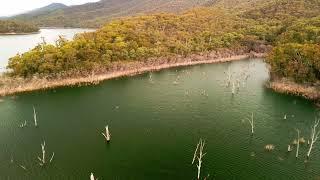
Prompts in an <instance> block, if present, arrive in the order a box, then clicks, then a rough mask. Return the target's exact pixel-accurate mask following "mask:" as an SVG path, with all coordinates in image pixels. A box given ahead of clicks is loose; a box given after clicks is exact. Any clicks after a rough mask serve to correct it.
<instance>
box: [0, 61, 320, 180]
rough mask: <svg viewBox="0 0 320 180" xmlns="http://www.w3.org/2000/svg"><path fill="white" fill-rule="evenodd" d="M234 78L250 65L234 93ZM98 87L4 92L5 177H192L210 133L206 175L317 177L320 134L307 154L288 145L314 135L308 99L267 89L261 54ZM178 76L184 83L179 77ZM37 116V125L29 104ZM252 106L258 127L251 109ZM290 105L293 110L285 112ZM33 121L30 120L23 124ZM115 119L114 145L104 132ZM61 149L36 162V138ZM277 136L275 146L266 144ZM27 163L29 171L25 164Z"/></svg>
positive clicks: (0, 107)
mask: <svg viewBox="0 0 320 180" xmlns="http://www.w3.org/2000/svg"><path fill="white" fill-rule="evenodd" d="M229 68H230V72H232V73H233V78H232V79H237V78H238V77H240V75H241V73H243V72H244V71H245V70H246V71H247V72H248V73H249V75H250V76H249V77H248V80H247V81H246V83H244V84H241V87H240V89H239V92H238V93H237V94H235V95H234V96H232V94H231V88H230V87H226V82H225V80H226V79H227V78H226V72H228V69H229ZM149 77H150V75H149V74H148V73H147V74H143V75H138V76H134V77H127V78H118V79H114V80H109V81H106V82H104V83H102V84H100V85H97V86H88V87H80V88H60V89H56V90H51V91H43V92H33V93H28V94H23V95H19V96H15V97H6V98H4V99H3V102H1V103H0V142H1V143H0V162H1V164H0V179H32V180H35V179H39V180H44V179H89V175H90V173H91V172H93V173H94V174H95V176H96V177H98V178H99V179H100V180H101V179H159V180H160V179H161V180H163V179H196V178H195V177H196V174H197V170H196V167H195V165H191V161H192V158H193V153H194V150H195V147H196V144H197V142H198V140H199V139H200V138H203V139H205V140H206V146H205V152H206V153H207V154H206V156H205V157H204V161H203V168H202V176H203V177H205V176H207V175H208V174H210V176H209V179H221V180H225V179H245V180H248V179H252V180H256V179H277V180H279V179H292V180H293V179H301V180H306V179H319V177H320V171H319V168H320V151H319V147H320V142H319V143H318V144H316V146H315V148H314V150H313V152H312V156H311V160H310V161H309V162H308V163H306V162H305V156H306V153H307V145H302V147H301V149H300V157H299V158H298V159H296V158H295V156H294V154H295V153H294V152H291V153H287V152H286V151H287V145H288V144H289V143H290V142H292V141H293V139H294V138H295V137H296V132H295V128H299V129H300V130H301V134H302V136H304V137H305V138H306V139H307V137H309V127H310V125H311V124H312V122H313V120H314V116H315V113H317V110H316V109H315V107H314V106H313V104H312V103H311V102H308V101H306V100H303V99H301V98H296V97H292V96H285V95H281V94H277V93H274V92H272V91H269V90H267V89H265V88H264V83H265V82H266V81H267V80H268V71H267V68H266V65H265V63H264V62H263V61H262V60H243V61H236V62H230V63H222V64H210V65H197V66H192V67H184V68H175V69H167V70H162V71H160V72H155V73H152V75H151V77H152V78H151V80H150V78H149ZM174 81H177V82H178V84H174V83H173V82H174ZM32 106H35V108H36V110H37V112H38V124H39V126H38V127H37V128H36V127H34V125H33V110H32ZM252 112H253V113H254V119H255V134H254V136H251V133H250V125H249V123H248V121H247V118H249V117H250V116H251V113H252ZM285 114H287V119H284V118H283V117H284V115H285ZM25 120H26V121H27V123H28V124H27V127H25V128H19V127H18V126H19V124H21V123H22V122H23V121H25ZM105 125H109V127H110V130H111V133H112V141H111V143H110V144H106V143H105V142H104V139H103V136H102V135H101V132H103V130H104V126H105ZM43 141H45V142H46V147H47V154H51V153H52V152H53V151H54V152H55V158H54V160H53V162H52V163H51V164H48V165H47V166H46V167H40V166H39V164H38V162H37V156H39V155H40V152H41V147H40V143H41V142H43ZM266 144H274V145H275V150H274V151H273V152H266V151H265V150H264V146H265V145H266ZM20 165H23V166H25V167H26V168H27V170H24V169H22V168H21V167H20Z"/></svg>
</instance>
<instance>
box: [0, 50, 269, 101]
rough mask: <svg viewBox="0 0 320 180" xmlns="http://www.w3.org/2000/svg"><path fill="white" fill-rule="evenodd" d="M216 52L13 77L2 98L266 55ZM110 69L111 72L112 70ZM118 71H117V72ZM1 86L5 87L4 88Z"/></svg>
mask: <svg viewBox="0 0 320 180" xmlns="http://www.w3.org/2000/svg"><path fill="white" fill-rule="evenodd" d="M238 51H239V52H235V51H232V50H227V52H225V51H222V52H220V51H214V52H209V53H207V54H202V55H196V54H193V55H190V56H188V57H180V56H179V57H174V58H173V59H172V58H167V59H166V60H163V59H161V58H157V59H151V60H148V61H145V62H140V61H137V62H131V63H126V64H117V63H115V64H114V67H113V70H112V68H109V69H108V70H102V71H100V72H98V73H95V72H94V73H92V74H91V75H89V76H83V75H82V76H74V77H65V78H57V79H53V80H48V79H45V78H41V79H40V78H33V79H28V80H27V79H22V78H10V77H0V97H1V96H8V95H14V94H18V93H26V92H32V91H37V90H48V89H54V88H59V87H72V86H86V85H96V84H99V83H100V82H103V81H106V80H109V79H114V78H118V77H124V76H134V75H137V74H143V73H145V72H152V71H160V70H162V69H168V68H174V67H185V66H192V65H199V64H213V63H223V62H230V61H237V60H243V59H248V58H263V57H265V53H254V52H245V50H243V49H241V50H238ZM110 69H111V70H110ZM114 69H115V70H114ZM1 84H2V85H1Z"/></svg>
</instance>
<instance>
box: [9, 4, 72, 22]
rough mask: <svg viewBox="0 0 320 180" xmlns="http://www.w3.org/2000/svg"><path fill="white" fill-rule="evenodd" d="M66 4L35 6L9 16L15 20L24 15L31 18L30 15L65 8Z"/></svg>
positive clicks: (34, 15)
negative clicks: (32, 8) (35, 7)
mask: <svg viewBox="0 0 320 180" xmlns="http://www.w3.org/2000/svg"><path fill="white" fill-rule="evenodd" d="M67 7H68V6H67V5H65V4H62V3H52V4H49V5H47V6H44V7H41V8H37V9H34V10H31V11H27V12H25V13H22V14H19V15H14V16H12V17H11V18H15V19H17V20H23V19H24V17H26V19H27V18H32V17H37V16H41V15H46V14H49V13H51V12H53V11H56V10H61V9H64V8H67Z"/></svg>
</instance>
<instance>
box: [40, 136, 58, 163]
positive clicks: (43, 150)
mask: <svg viewBox="0 0 320 180" xmlns="http://www.w3.org/2000/svg"><path fill="white" fill-rule="evenodd" d="M53 158H54V152H53V153H52V155H51V158H50V160H49V163H51V162H52V160H53ZM38 160H39V164H40V166H44V165H45V164H46V163H47V162H46V142H45V141H43V143H41V157H39V156H38Z"/></svg>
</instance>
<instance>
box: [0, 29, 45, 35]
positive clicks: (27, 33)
mask: <svg viewBox="0 0 320 180" xmlns="http://www.w3.org/2000/svg"><path fill="white" fill-rule="evenodd" d="M39 33H40V30H39V31H37V32H26V33H15V32H13V33H0V36H11V35H29V34H39Z"/></svg>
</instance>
